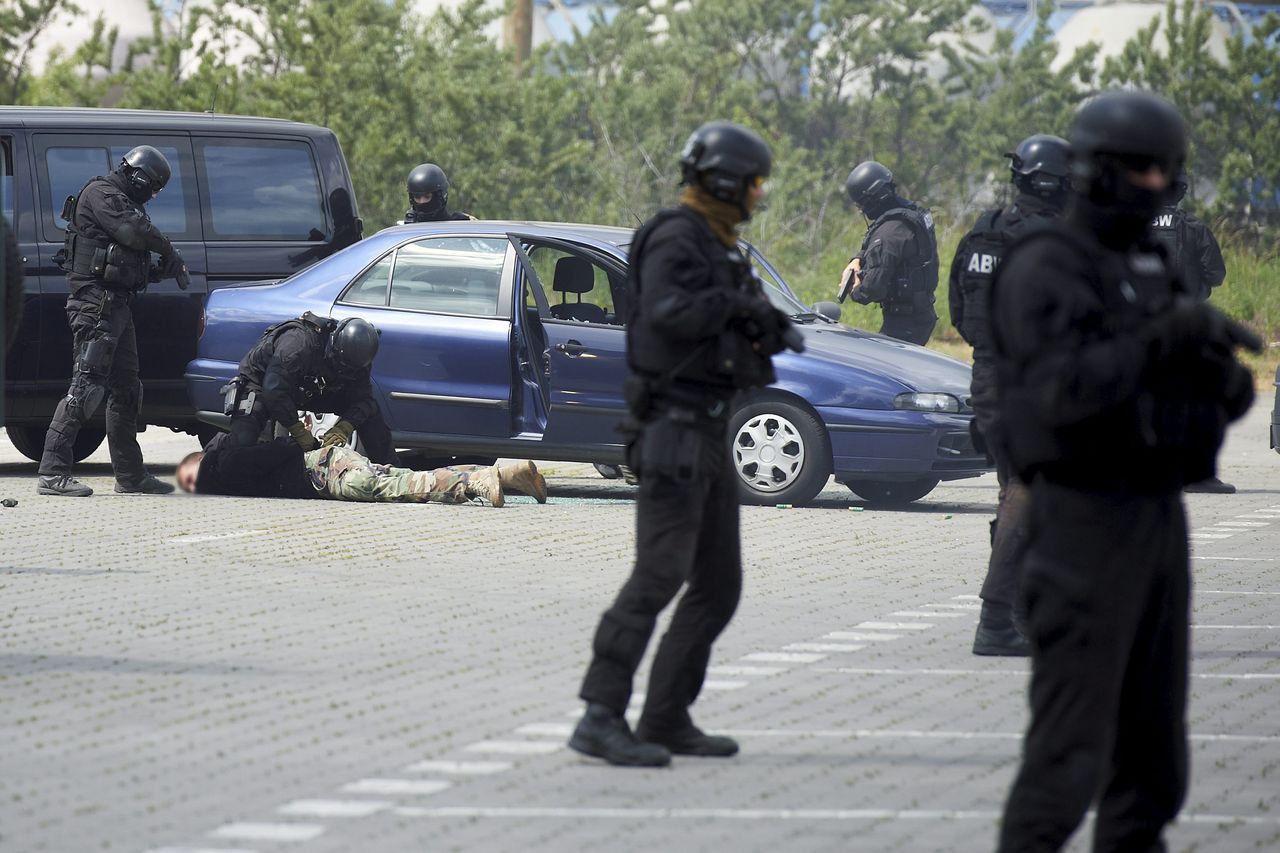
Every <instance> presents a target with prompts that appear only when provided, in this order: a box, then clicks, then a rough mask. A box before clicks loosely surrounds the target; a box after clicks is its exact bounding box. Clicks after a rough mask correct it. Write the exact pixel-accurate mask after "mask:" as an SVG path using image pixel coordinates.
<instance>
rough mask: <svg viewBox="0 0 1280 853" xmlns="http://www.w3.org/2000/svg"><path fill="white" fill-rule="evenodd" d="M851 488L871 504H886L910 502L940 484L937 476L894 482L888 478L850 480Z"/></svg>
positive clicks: (918, 498) (848, 484) (848, 483)
mask: <svg viewBox="0 0 1280 853" xmlns="http://www.w3.org/2000/svg"><path fill="white" fill-rule="evenodd" d="M845 485H846V486H848V487H849V490H850V491H851V492H853V493H854V494H856V495H857V496H858V497H860V498H862V499H863V500H865V501H866V502H867V503H869V504H882V505H885V506H893V505H902V504H909V503H911V502H912V501H918V500H920V499H921V498H922V497H924V496H925V495H927V494H929V493H930V492H932V491H933V490H934V488H935V487H936V486H937V485H938V480H937V478H935V477H921V478H920V479H919V480H904V481H902V482H892V481H887V480H849V481H848V482H847V483H845Z"/></svg>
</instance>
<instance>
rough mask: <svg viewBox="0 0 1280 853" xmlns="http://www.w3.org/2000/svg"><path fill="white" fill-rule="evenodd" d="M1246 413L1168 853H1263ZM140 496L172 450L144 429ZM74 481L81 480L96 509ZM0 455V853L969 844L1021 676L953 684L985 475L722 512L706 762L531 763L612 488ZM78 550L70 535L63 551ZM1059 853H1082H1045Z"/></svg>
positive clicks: (1267, 750)
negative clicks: (421, 487)
mask: <svg viewBox="0 0 1280 853" xmlns="http://www.w3.org/2000/svg"><path fill="white" fill-rule="evenodd" d="M1267 408H1268V407H1267V406H1266V405H1265V404H1260V405H1259V406H1258V407H1257V408H1256V409H1255V411H1254V412H1253V413H1252V415H1251V417H1250V419H1249V421H1248V422H1246V424H1245V425H1244V427H1243V428H1242V429H1240V430H1238V431H1237V432H1236V433H1235V434H1234V435H1233V439H1232V442H1231V443H1230V444H1229V447H1228V449H1227V453H1226V457H1225V462H1226V466H1225V472H1224V473H1225V476H1227V477H1228V478H1229V479H1231V480H1234V481H1235V482H1236V483H1238V484H1239V485H1240V486H1241V493H1240V494H1238V495H1236V496H1234V497H1218V496H1193V497H1191V499H1190V501H1189V503H1190V507H1191V511H1192V517H1193V527H1194V528H1195V530H1196V533H1195V537H1196V542H1195V551H1196V561H1195V572H1196V585H1197V588H1196V601H1195V618H1194V621H1195V622H1196V623H1197V628H1196V629H1195V637H1194V642H1195V661H1194V666H1193V668H1194V673H1195V678H1194V679H1193V684H1192V700H1191V719H1192V725H1193V732H1194V733H1195V740H1194V742H1193V745H1192V749H1193V756H1194V759H1193V760H1194V783H1193V786H1192V791H1191V795H1190V797H1189V799H1188V803H1187V808H1186V813H1185V817H1184V820H1183V821H1182V822H1181V823H1180V824H1179V825H1178V826H1177V827H1176V828H1175V829H1174V830H1173V831H1172V834H1171V841H1172V845H1171V849H1174V850H1183V851H1189V850H1197V851H1209V850H1231V851H1244V850H1252V849H1258V850H1262V849H1275V847H1276V845H1280V714H1278V713H1277V711H1276V706H1277V704H1278V703H1280V566H1278V565H1277V563H1278V561H1280V524H1277V521H1280V491H1278V490H1277V488H1276V482H1277V480H1276V475H1275V471H1276V466H1277V465H1278V464H1280V460H1278V459H1277V458H1276V457H1275V456H1274V455H1273V454H1272V452H1271V451H1269V450H1267V449H1266V444H1265V435H1266V420H1267V411H1266V409H1267ZM144 438H145V439H146V441H145V447H146V449H147V451H148V454H149V458H150V459H151V460H152V462H153V465H154V467H155V469H156V470H157V472H158V473H161V474H162V475H165V476H168V475H170V474H171V473H172V470H171V469H172V465H173V463H174V462H176V460H177V459H178V458H180V457H181V455H182V454H183V453H185V452H187V451H188V450H190V449H194V445H193V443H192V442H191V441H190V440H189V439H185V438H181V437H173V436H168V435H159V434H155V433H148V434H147V435H146V436H145V437H144ZM104 460H105V454H99V455H98V456H97V457H95V458H94V460H93V464H89V465H86V466H85V467H84V468H83V473H85V474H87V475H88V479H89V481H90V482H91V484H92V485H94V486H96V487H100V488H101V489H102V490H103V491H109V482H110V481H109V479H107V478H106V476H105V475H107V474H109V471H108V469H107V468H106V467H105V465H104V464H103V462H104ZM33 476H34V467H33V466H32V465H30V464H28V463H25V462H22V461H19V459H18V457H17V455H16V453H15V452H14V450H13V448H12V447H11V446H10V445H8V444H7V442H5V441H4V440H3V439H0V497H16V498H18V499H19V501H20V503H19V505H18V506H17V507H16V508H13V509H0V850H4V851H45V850H51V851H91V850H119V851H155V850H166V851H171V852H172V851H185V853H194V851H204V850H220V851H224V853H227V851H233V850H236V851H245V850H249V851H259V852H260V853H261V852H262V851H295V850H296V851H300V853H311V851H317V853H318V851H355V850H360V851H408V850H432V851H437V850H466V851H471V850H483V851H489V850H493V851H514V850H545V851H569V850H583V849H602V850H651V849H663V848H665V849H669V850H678V851H686V850H733V851H748V850H760V851H776V850H787V851H808V850H837V849H838V850H903V851H982V850H990V849H991V848H992V846H993V845H992V839H993V838H994V834H995V825H996V817H997V814H998V811H999V809H1000V806H1001V803H1002V800H1003V797H1004V794H1005V791H1006V789H1007V786H1008V784H1009V781H1010V777H1011V775H1012V772H1013V770H1014V766H1015V762H1016V757H1017V752H1018V748H1019V736H1020V732H1021V730H1022V727H1023V725H1024V723H1025V710H1024V698H1023V692H1024V687H1025V680H1026V676H1025V666H1024V665H1023V664H1022V662H1020V661H1015V662H1008V661H993V660H983V659H977V658H974V657H972V656H971V655H970V654H969V653H968V645H969V641H970V639H971V636H972V631H973V624H974V621H975V610H976V607H977V604H976V601H975V598H974V595H975V593H976V592H977V587H978V584H979V581H980V579H981V575H982V566H983V565H984V560H985V549H984V543H985V541H986V525H987V521H988V519H989V517H990V515H991V510H992V503H993V500H994V496H995V486H994V482H993V481H992V478H989V477H988V478H984V479H982V480H976V481H967V482H962V483H959V484H956V485H953V486H946V487H943V488H940V489H938V490H937V491H936V492H935V493H934V494H933V495H932V496H930V497H929V498H927V499H926V500H925V501H923V502H922V503H920V504H919V505H917V506H915V507H913V508H911V509H909V510H905V511H896V512H890V511H872V510H867V511H855V510H858V509H859V505H858V504H857V503H856V502H855V501H854V499H853V498H852V496H851V495H850V494H849V493H848V492H846V491H844V490H842V489H841V488H839V487H836V486H832V487H831V488H830V489H828V490H827V491H826V492H824V493H823V495H822V497H821V500H820V501H819V503H818V504H817V506H815V507H812V508H808V509H792V510H779V509H772V508H751V509H747V510H745V512H744V515H743V532H744V536H745V543H746V553H747V576H748V580H747V588H746V594H745V598H744V602H743V605H742V608H741V609H740V611H739V613H738V616H737V618H736V619H735V621H734V623H733V624H732V625H731V626H730V628H729V630H728V632H727V633H726V635H725V637H724V639H723V641H722V642H721V643H720V645H719V646H718V648H717V652H716V657H715V660H714V662H713V663H714V664H715V669H714V670H713V674H712V677H711V679H712V680H711V681H710V682H709V683H708V684H707V691H706V693H705V694H704V698H703V700H702V701H701V702H700V703H699V705H698V707H697V709H696V710H697V716H698V718H699V719H700V720H701V721H702V722H703V723H704V724H706V725H707V726H708V727H709V728H715V729H719V730H729V731H731V732H734V733H737V735H738V736H739V737H740V739H741V740H742V742H743V746H744V750H743V753H742V755H741V756H740V757H738V758H736V759H733V760H730V761H724V762H714V761H709V760H702V761H699V760H692V759H686V760H680V761H678V762H677V764H676V765H675V766H674V767H673V768H671V769H668V770H661V771H624V770H614V769H607V768H604V767H601V766H597V765H595V764H592V763H589V762H587V761H585V760H582V759H580V758H578V757H577V756H576V755H574V754H573V753H571V752H569V751H568V750H567V749H565V748H564V747H563V743H564V739H565V737H566V735H567V733H568V729H569V726H570V725H571V724H572V722H573V717H574V715H576V713H577V710H578V705H577V702H576V701H575V699H574V697H575V694H576V690H577V686H578V679H579V678H580V676H581V673H582V670H583V667H584V665H585V663H586V656H587V652H588V643H589V635H590V632H591V629H592V627H593V625H594V622H595V619H596V618H597V615H598V614H599V612H600V611H601V610H602V609H603V608H604V607H605V605H606V604H607V602H608V600H609V598H610V597H611V596H612V594H613V593H614V592H615V591H616V589H617V587H618V585H619V583H620V582H621V580H622V578H623V577H624V576H625V574H626V573H627V571H628V569H629V563H630V552H631V525H632V515H633V505H632V503H631V494H630V492H629V490H627V489H626V488H625V487H621V486H618V485H614V484H610V483H606V482H605V481H603V480H601V479H599V478H598V477H596V476H595V474H594V473H592V472H590V469H585V468H583V467H582V466H559V469H558V473H557V476H554V477H553V478H552V495H553V498H552V501H551V503H550V504H549V505H547V506H545V507H538V506H536V505H534V504H532V503H531V502H529V501H526V500H524V499H516V500H514V501H512V503H511V504H510V505H509V506H508V507H507V508H506V509H502V510H493V509H488V508H481V507H477V506H463V507H440V506H356V505H343V504H337V503H321V502H314V503H312V502H307V503H301V502H287V501H261V500H259V501H250V500H238V499H225V498H191V497H179V496H174V497H166V498H150V497H131V496H116V495H111V494H104V495H102V496H101V497H95V498H93V499H91V500H89V501H77V500H66V499H56V498H39V497H37V496H36V495H35V494H34V489H33ZM77 531H79V532H77ZM1075 849H1084V845H1083V844H1082V843H1080V842H1077V846H1076V848H1075Z"/></svg>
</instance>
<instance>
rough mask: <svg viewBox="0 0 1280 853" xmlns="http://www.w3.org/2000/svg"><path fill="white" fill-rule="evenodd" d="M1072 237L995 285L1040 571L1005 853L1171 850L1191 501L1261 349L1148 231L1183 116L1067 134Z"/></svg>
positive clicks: (1002, 377)
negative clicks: (1166, 835)
mask: <svg viewBox="0 0 1280 853" xmlns="http://www.w3.org/2000/svg"><path fill="white" fill-rule="evenodd" d="M1070 139H1071V148H1072V181H1073V192H1072V196H1071V198H1070V200H1069V202H1068V207H1067V211H1066V213H1065V215H1064V217H1063V219H1062V220H1060V221H1057V222H1053V223H1050V224H1048V225H1045V226H1043V227H1041V228H1035V229H1031V230H1029V231H1028V232H1027V233H1026V234H1024V235H1023V236H1022V237H1021V238H1020V239H1019V240H1018V242H1016V243H1015V244H1014V245H1013V246H1011V247H1010V249H1009V251H1008V254H1007V255H1006V257H1005V260H1004V262H1003V263H1002V264H1001V265H1000V268H999V272H998V274H997V275H996V280H995V283H994V285H993V287H992V295H991V299H992V314H993V325H992V338H993V342H994V350H995V363H996V374H997V382H998V386H999V397H998V406H999V418H998V420H997V429H996V431H995V436H994V438H995V440H996V441H997V442H999V443H1000V444H1001V451H1000V452H1001V453H1004V454H1006V455H1007V458H1008V459H1009V461H1010V464H1011V465H1012V467H1013V471H1014V473H1015V474H1016V475H1017V476H1019V477H1021V478H1022V479H1023V481H1024V482H1027V483H1029V484H1030V489H1031V518H1032V526H1031V533H1030V541H1029V544H1028V548H1027V552H1026V555H1025V557H1024V560H1023V563H1022V571H1023V579H1022V592H1021V596H1022V598H1023V600H1024V601H1025V603H1026V618H1027V626H1028V631H1029V634H1030V639H1031V647H1032V674H1031V684H1030V704H1031V722H1030V726H1029V728H1028V729H1027V734H1026V740H1025V742H1024V745H1023V755H1022V765H1021V768H1020V770H1019V772H1018V775H1017V778H1016V780H1015V782H1014V785H1013V789H1012V791H1011V792H1010V794H1009V799H1008V803H1007V805H1006V807H1005V812H1004V821H1003V825H1002V828H1001V833H1000V844H999V850H1000V851H1003V853H1027V851H1050V850H1058V849H1060V848H1061V847H1062V846H1063V845H1064V844H1065V843H1066V842H1067V840H1068V838H1069V837H1070V836H1071V835H1072V833H1073V832H1074V831H1075V829H1076V827H1077V826H1078V825H1079V823H1080V821H1081V820H1082V819H1083V818H1084V816H1085V814H1086V812H1087V811H1088V809H1089V806H1090V804H1091V803H1092V802H1093V801H1094V800H1095V798H1096V799H1098V807H1097V817H1096V822H1095V826H1094V849H1095V850H1134V851H1137V850H1142V851H1155V850H1163V849H1164V843H1163V840H1162V836H1163V832H1164V827H1165V826H1166V825H1167V824H1168V823H1169V822H1170V821H1172V820H1173V819H1174V818H1175V817H1176V815H1177V814H1178V811H1179V809H1180V808H1181V806H1182V801H1183V797H1184V795H1185V792H1186V783H1187V731H1186V701H1187V665H1188V661H1187V649H1188V642H1189V638H1188V633H1189V626H1188V611H1189V592H1190V591H1189V587H1190V577H1189V569H1188V555H1187V524H1186V514H1185V511H1184V509H1183V505H1182V496H1181V490H1182V487H1183V486H1185V485H1186V484H1188V483H1193V482H1197V481H1198V480H1202V479H1204V478H1205V477H1206V476H1208V475H1210V474H1212V473H1213V468H1214V464H1215V461H1216V457H1217V453H1218V449H1219V447H1220V446H1221V443H1222V438H1223V433H1224V431H1225V428H1226V425H1227V424H1228V423H1229V422H1230V421H1232V420H1235V419H1236V418H1239V417H1240V416H1241V415H1243V414H1244V412H1245V411H1246V410H1247V409H1248V408H1249V404H1250V403H1251V401H1252V399H1253V379H1252V376H1251V375H1250V373H1249V371H1247V370H1246V369H1245V368H1243V367H1242V366H1241V365H1240V364H1239V362H1238V361H1236V359H1235V356H1234V353H1233V350H1234V349H1235V348H1236V347H1240V346H1245V347H1248V348H1250V349H1260V348H1261V343H1262V342H1261V340H1259V339H1258V338H1257V336H1256V335H1254V334H1253V333H1252V332H1250V331H1249V330H1248V329H1246V328H1244V327H1243V326H1241V325H1239V324H1238V323H1235V322H1234V321H1232V320H1230V319H1229V318H1227V317H1226V316H1225V315H1223V314H1221V313H1220V312H1218V311H1216V310H1215V309H1213V308H1211V307H1210V306H1208V305H1206V304H1204V303H1203V302H1200V301H1198V300H1197V299H1196V294H1195V293H1194V292H1191V291H1190V290H1189V289H1188V288H1187V287H1186V286H1185V285H1184V283H1183V282H1182V281H1181V280H1180V278H1179V275H1178V271H1177V268H1176V266H1171V265H1170V263H1169V260H1168V258H1167V257H1166V255H1165V253H1164V251H1163V249H1162V247H1161V246H1160V245H1159V244H1158V243H1157V242H1156V241H1155V240H1154V239H1153V238H1152V236H1151V234H1150V225H1151V220H1152V218H1153V217H1154V216H1155V214H1156V211H1157V210H1159V209H1160V206H1161V205H1162V204H1163V203H1165V200H1166V199H1167V198H1168V197H1169V196H1170V192H1171V190H1170V185H1171V183H1172V181H1173V179H1174V178H1175V177H1176V176H1177V174H1178V170H1179V169H1180V168H1181V167H1182V163H1183V159H1184V158H1185V156H1186V146H1187V141H1186V140H1187V132H1186V126H1185V125H1184V123H1183V121H1182V117H1181V116H1179V115H1178V112H1177V110H1175V109H1174V108H1173V107H1172V106H1171V105H1170V104H1169V103H1168V102H1167V101H1164V100H1162V99H1160V98H1157V97H1155V96H1153V95H1149V94H1146V93H1142V92H1132V91H1131V92H1113V93H1108V94H1103V95H1100V96H1098V97H1097V98H1095V99H1093V100H1091V101H1089V102H1088V103H1086V104H1085V106H1084V107H1082V108H1081V110H1080V112H1079V113H1078V114H1077V116H1076V119H1075V122H1074V124H1073V127H1072V130H1071V135H1070Z"/></svg>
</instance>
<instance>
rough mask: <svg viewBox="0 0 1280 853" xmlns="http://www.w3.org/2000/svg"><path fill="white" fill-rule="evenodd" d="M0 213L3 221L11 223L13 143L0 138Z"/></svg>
mask: <svg viewBox="0 0 1280 853" xmlns="http://www.w3.org/2000/svg"><path fill="white" fill-rule="evenodd" d="M0 200H3V202H4V203H3V205H0V213H3V214H4V217H5V219H8V220H9V221H10V222H12V221H13V142H12V140H10V139H8V138H0Z"/></svg>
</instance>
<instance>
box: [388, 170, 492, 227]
mask: <svg viewBox="0 0 1280 853" xmlns="http://www.w3.org/2000/svg"><path fill="white" fill-rule="evenodd" d="M408 184H409V209H408V210H407V211H405V214H404V224H406V225H407V224H409V223H412V222H464V221H466V220H468V219H474V218H475V217H473V216H470V215H468V214H466V213H459V212H454V211H451V210H449V179H448V178H447V177H445V174H444V169H441V168H440V167H439V166H437V165H436V164H435V163H423V164H422V165H421V166H417V167H415V168H414V170H413V171H412V172H410V173H409V182H408Z"/></svg>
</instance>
